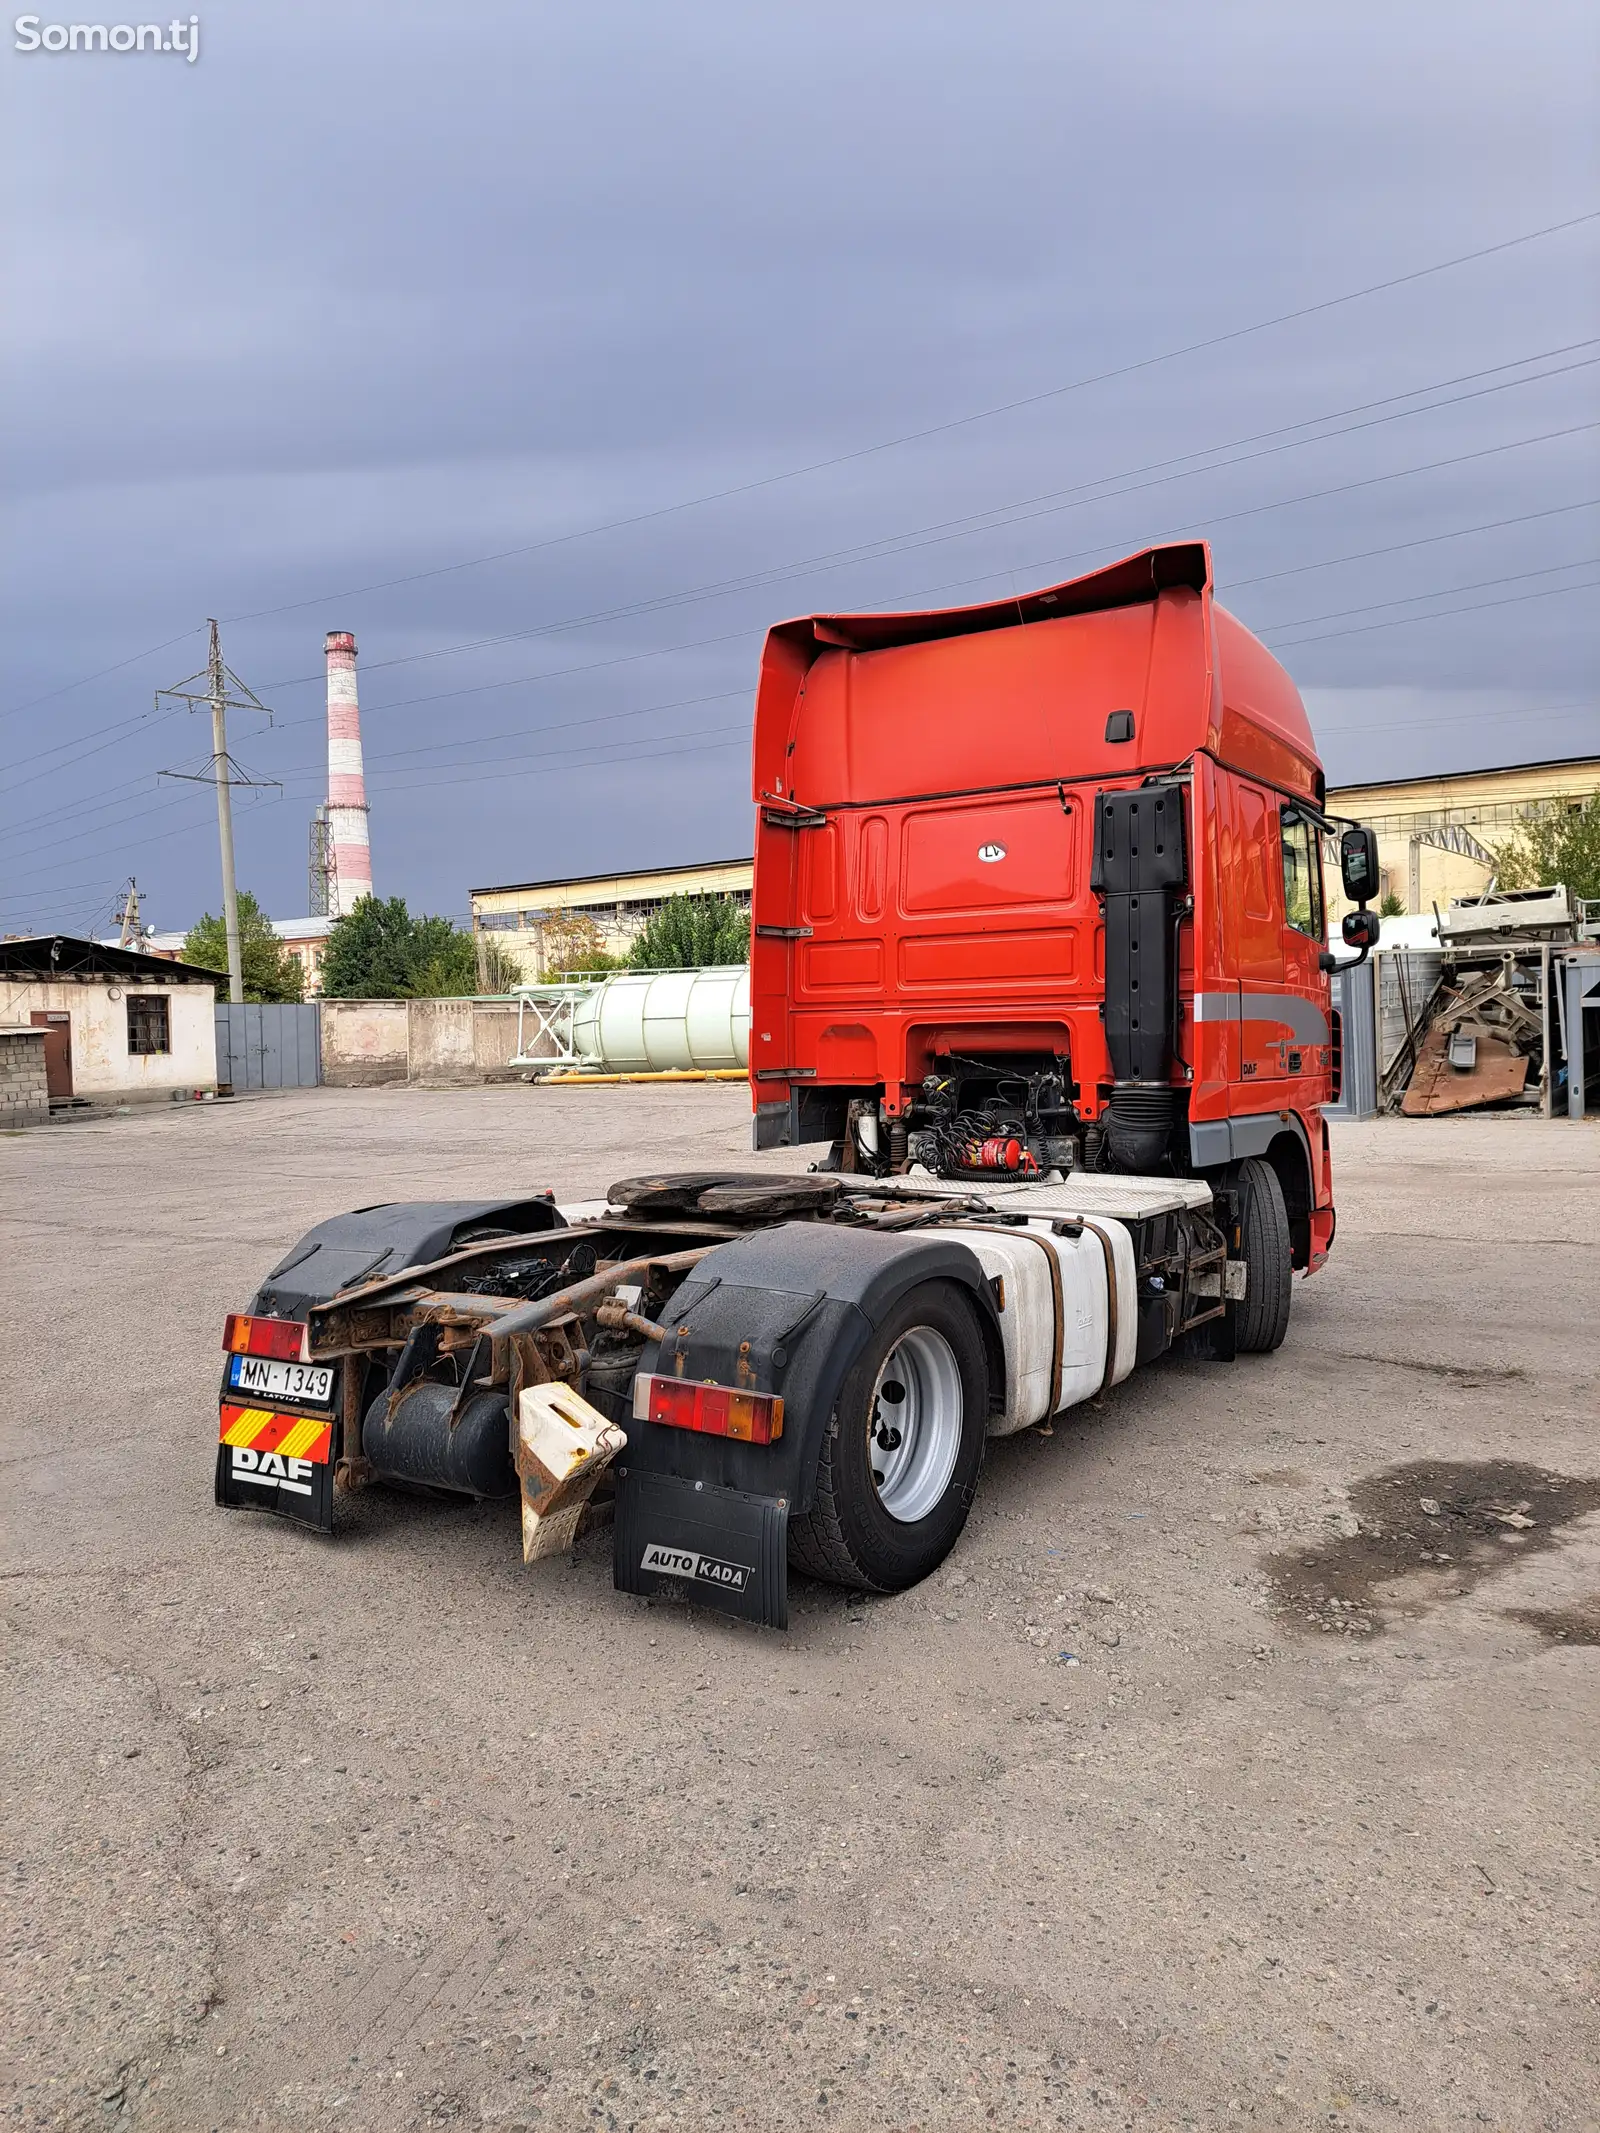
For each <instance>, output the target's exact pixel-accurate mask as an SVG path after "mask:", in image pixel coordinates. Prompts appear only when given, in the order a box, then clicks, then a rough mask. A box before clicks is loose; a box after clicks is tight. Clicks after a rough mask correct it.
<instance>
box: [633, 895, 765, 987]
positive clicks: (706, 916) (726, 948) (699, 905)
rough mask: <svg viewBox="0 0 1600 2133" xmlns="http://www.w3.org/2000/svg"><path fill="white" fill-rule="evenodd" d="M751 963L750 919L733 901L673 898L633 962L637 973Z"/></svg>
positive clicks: (653, 919) (655, 916)
mask: <svg viewBox="0 0 1600 2133" xmlns="http://www.w3.org/2000/svg"><path fill="white" fill-rule="evenodd" d="M749 960H750V914H749V912H748V911H746V910H745V908H744V907H743V905H742V904H740V903H739V902H738V901H737V900H736V899H735V898H734V897H732V896H669V897H668V898H667V900H666V902H665V903H664V904H663V905H662V906H661V908H660V909H659V910H658V911H655V912H653V913H652V914H651V916H650V918H649V919H648V920H647V921H646V923H645V926H644V928H643V930H642V932H641V933H640V935H639V938H638V939H637V940H636V941H635V942H634V944H633V948H632V951H631V952H630V954H629V956H628V961H629V962H630V963H631V964H632V965H633V967H634V969H635V970H699V969H703V968H704V967H705V966H706V965H707V964H711V963H747V962H748V961H749Z"/></svg>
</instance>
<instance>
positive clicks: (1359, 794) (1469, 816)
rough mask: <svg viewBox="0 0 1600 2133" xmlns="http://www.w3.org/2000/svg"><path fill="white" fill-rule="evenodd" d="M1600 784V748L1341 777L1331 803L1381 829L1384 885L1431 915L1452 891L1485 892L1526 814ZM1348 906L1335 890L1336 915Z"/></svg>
mask: <svg viewBox="0 0 1600 2133" xmlns="http://www.w3.org/2000/svg"><path fill="white" fill-rule="evenodd" d="M1594 792H1600V756H1596V755H1581V756H1561V757H1556V758H1553V759H1551V760H1548V761H1545V762H1539V763H1511V764H1506V765H1505V766H1503V767H1502V768H1500V769H1496V770H1453V771H1447V772H1444V773H1442V774H1441V775H1439V776H1437V777H1431V778H1401V779H1384V780H1381V781H1379V782H1377V783H1374V784H1370V785H1342V786H1339V787H1338V788H1337V789H1336V790H1334V791H1331V792H1330V793H1329V794H1328V810H1329V812H1330V814H1335V815H1352V816H1354V817H1355V819H1356V820H1357V821H1358V822H1363V823H1365V824H1366V825H1367V826H1368V827H1369V828H1370V829H1374V830H1376V831H1377V833H1378V865H1379V875H1380V893H1381V894H1383V895H1386V896H1387V895H1393V896H1398V897H1399V899H1400V901H1401V903H1402V904H1403V905H1404V906H1405V908H1406V910H1407V911H1408V912H1410V913H1412V914H1430V915H1431V913H1432V910H1433V906H1434V905H1435V904H1437V905H1438V906H1439V908H1440V909H1441V910H1443V909H1444V908H1445V906H1446V905H1447V904H1448V903H1449V901H1450V899H1451V897H1452V896H1477V895H1480V894H1481V893H1482V891H1483V890H1484V888H1485V887H1487V885H1488V882H1489V880H1490V877H1491V876H1492V875H1493V874H1494V872H1495V869H1496V866H1497V864H1498V861H1497V857H1496V854H1497V849H1498V847H1499V846H1500V845H1502V844H1504V843H1505V841H1506V840H1507V838H1508V837H1509V836H1510V835H1511V834H1512V832H1513V831H1514V830H1515V829H1516V826H1517V824H1518V823H1519V822H1522V821H1525V820H1526V819H1527V817H1528V816H1530V815H1536V814H1539V813H1541V812H1542V811H1543V810H1544V809H1546V808H1549V807H1555V806H1561V805H1563V804H1565V805H1568V806H1572V807H1579V806H1581V805H1582V804H1583V802H1584V801H1585V800H1587V799H1588V797H1589V795H1590V794H1591V793H1594ZM1335 886H1336V874H1335V875H1330V877H1329V887H1330V890H1334V889H1335ZM1344 908H1345V906H1344V905H1343V903H1342V902H1341V901H1340V899H1339V898H1338V896H1337V894H1336V893H1335V894H1334V897H1333V913H1334V916H1335V918H1337V916H1338V915H1339V913H1340V912H1342V911H1343V909H1344Z"/></svg>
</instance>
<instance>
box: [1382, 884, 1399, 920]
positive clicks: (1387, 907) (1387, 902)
mask: <svg viewBox="0 0 1600 2133" xmlns="http://www.w3.org/2000/svg"><path fill="white" fill-rule="evenodd" d="M1405 908H1406V907H1405V901H1404V899H1403V898H1402V897H1399V896H1396V894H1395V893H1394V891H1393V889H1385V890H1384V892H1383V894H1382V895H1381V896H1380V897H1379V898H1378V916H1379V918H1403V917H1404V916H1405Z"/></svg>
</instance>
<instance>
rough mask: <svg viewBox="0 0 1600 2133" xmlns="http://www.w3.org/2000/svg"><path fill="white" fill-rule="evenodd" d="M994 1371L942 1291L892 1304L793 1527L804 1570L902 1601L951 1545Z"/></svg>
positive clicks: (947, 1285) (792, 1549)
mask: <svg viewBox="0 0 1600 2133" xmlns="http://www.w3.org/2000/svg"><path fill="white" fill-rule="evenodd" d="M988 1415H989V1366H988V1362H987V1360H986V1358H985V1355H984V1347H983V1336H982V1334H981V1333H980V1332H979V1330H978V1326H977V1322H976V1320H975V1319H974V1317H973V1312H972V1307H971V1305H970V1304H969V1303H968V1302H967V1300H966V1298H965V1297H964V1296H963V1295H962V1293H961V1291H960V1289H959V1288H958V1287H956V1286H955V1285H954V1284H953V1283H951V1282H947V1281H926V1282H924V1283H923V1284H922V1286H921V1287H920V1288H917V1289H913V1290H912V1291H911V1294H910V1295H909V1296H907V1297H906V1298H904V1300H903V1301H902V1302H901V1303H899V1304H898V1305H896V1307H895V1309H894V1310H893V1311H891V1312H890V1314H889V1316H888V1317H887V1318H886V1319H885V1320H884V1322H883V1324H882V1325H881V1326H880V1327H879V1328H878V1330H877V1332H876V1333H875V1334H874V1336H873V1338H872V1340H871V1341H870V1342H869V1343H868V1345H867V1348H866V1350H865V1352H864V1353H863V1355H862V1356H861V1358H860V1360H859V1361H858V1362H857V1363H856V1364H855V1366H854V1368H853V1369H852V1370H851V1372H850V1374H849V1376H848V1377H847V1378H846V1379H845V1381H844V1384H843V1386H842V1387H841V1389H840V1393H839V1400H838V1405H837V1406H836V1407H835V1409H834V1411H833V1414H832V1415H831V1416H830V1417H829V1420H828V1426H827V1428H826V1430H825V1431H824V1433H823V1439H822V1453H821V1457H820V1459H819V1461H818V1467H817V1494H816V1501H815V1503H814V1505H813V1506H812V1508H811V1510H810V1512H808V1513H807V1514H806V1516H804V1517H803V1518H797V1519H795V1520H793V1521H792V1522H791V1524H790V1527H789V1556H790V1560H791V1562H792V1563H793V1564H794V1566H795V1568H796V1569H797V1570H802V1571H804V1572H806V1573H807V1574H808V1575H809V1576H811V1577H815V1578H822V1579H824V1580H826V1581H827V1582H829V1583H831V1584H835V1585H849V1586H854V1587H855V1588H857V1589H858V1590H860V1591H863V1592H903V1591H904V1590H905V1588H906V1587H907V1586H908V1585H915V1584H916V1583H917V1581H918V1580H919V1579H921V1578H925V1577H926V1576H927V1575H928V1573H929V1572H930V1571H932V1570H935V1569H937V1568H938V1566H939V1564H940V1563H942V1562H943V1561H944V1558H945V1557H946V1556H947V1555H948V1554H949V1552H950V1550H951V1549H952V1548H953V1547H954V1546H955V1543H956V1540H957V1537H958V1536H959V1534H960V1532H961V1529H962V1527H963V1526H964V1525H965V1524H966V1522H967V1511H968V1508H969V1506H970V1505H971V1502H972V1495H973V1490H974V1488H975V1487H976V1485H977V1480H978V1470H979V1468H980V1467H981V1465H982V1464H983V1447H984V1439H985V1436H986V1434H987V1430H988Z"/></svg>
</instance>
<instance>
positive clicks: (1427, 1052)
mask: <svg viewBox="0 0 1600 2133" xmlns="http://www.w3.org/2000/svg"><path fill="white" fill-rule="evenodd" d="M1436 916H1437V911H1436ZM1588 925H1589V913H1588V907H1587V906H1585V905H1583V904H1581V903H1580V902H1579V901H1578V899H1576V898H1575V897H1574V896H1573V895H1572V894H1571V892H1570V891H1569V890H1568V889H1566V888H1565V887H1563V886H1561V885H1560V884H1556V885H1554V886H1551V887H1546V888H1539V889H1511V890H1506V889H1502V890H1495V889H1493V888H1490V889H1489V890H1488V891H1486V892H1485V893H1484V894H1483V895H1482V896H1470V897H1459V898H1457V899H1455V900H1454V901H1453V902H1452V903H1451V904H1450V906H1449V908H1448V910H1447V911H1446V912H1445V913H1444V914H1443V915H1442V916H1437V935H1438V941H1439V948H1440V952H1441V956H1442V968H1441V970H1440V973H1439V977H1438V980H1437V982H1436V984H1435V985H1434V987H1433V990H1432V993H1431V995H1430V996H1429V998H1428V999H1427V1000H1426V1001H1425V1002H1424V1003H1423V1005H1422V1007H1421V1009H1420V1011H1419V1013H1418V1014H1417V1016H1416V1018H1415V1020H1414V1021H1413V1020H1412V1019H1411V1013H1410V1003H1409V1001H1407V1003H1406V1021H1407V1028H1406V1032H1405V1037H1404V1040H1403V1041H1402V1043H1401V1044H1400V1046H1399V1047H1398V1049H1397V1050H1396V1052H1395V1054H1394V1057H1393V1058H1392V1059H1391V1060H1390V1062H1389V1064H1388V1066H1387V1067H1386V1068H1385V1070H1384V1073H1383V1077H1382V1098H1383V1102H1384V1105H1385V1107H1386V1108H1387V1109H1389V1110H1391V1111H1394V1110H1398V1111H1400V1112H1402V1113H1403V1114H1404V1115H1405V1116H1406V1117H1407V1118H1430V1117H1436V1116H1438V1115H1439V1114H1441V1113H1444V1112H1450V1111H1471V1110H1476V1109H1479V1108H1481V1107H1482V1106H1484V1105H1491V1104H1519V1103H1520V1104H1531V1103H1536V1102H1538V1101H1539V1099H1540V1097H1541V1096H1542V1095H1543V1094H1544V1088H1545V1079H1546V1076H1547V1074H1548V1073H1549V1072H1550V1071H1551V1070H1552V1062H1551V1061H1550V1060H1549V1059H1547V1057H1546V1053H1547V1050H1548V1049H1549V1048H1550V1047H1551V1046H1552V1045H1555V1046H1556V1058H1555V1062H1554V1066H1555V1070H1556V1072H1557V1073H1558V1074H1559V1072H1560V1060H1561V1057H1562V1046H1563V1045H1564V1034H1563V1032H1562V1031H1561V1030H1560V1029H1559V1028H1558V1027H1555V1026H1553V1025H1555V1024H1556V1023H1558V1021H1559V1013H1557V1014H1556V1015H1554V1016H1553V1015H1552V1012H1551V999H1550V998H1549V997H1547V995H1550V994H1553V993H1554V992H1556V991H1558V990H1559V986H1558V984H1557V983H1555V982H1554V981H1553V980H1552V969H1553V967H1555V965H1556V963H1558V961H1559V958H1560V957H1561V956H1562V955H1563V954H1565V953H1568V952H1570V951H1572V950H1573V949H1574V948H1576V947H1578V946H1580V945H1581V944H1582V943H1583V941H1584V939H1585V936H1586V931H1587V927H1588ZM1401 989H1402V994H1403V993H1404V985H1403V983H1402V988H1401Z"/></svg>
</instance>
